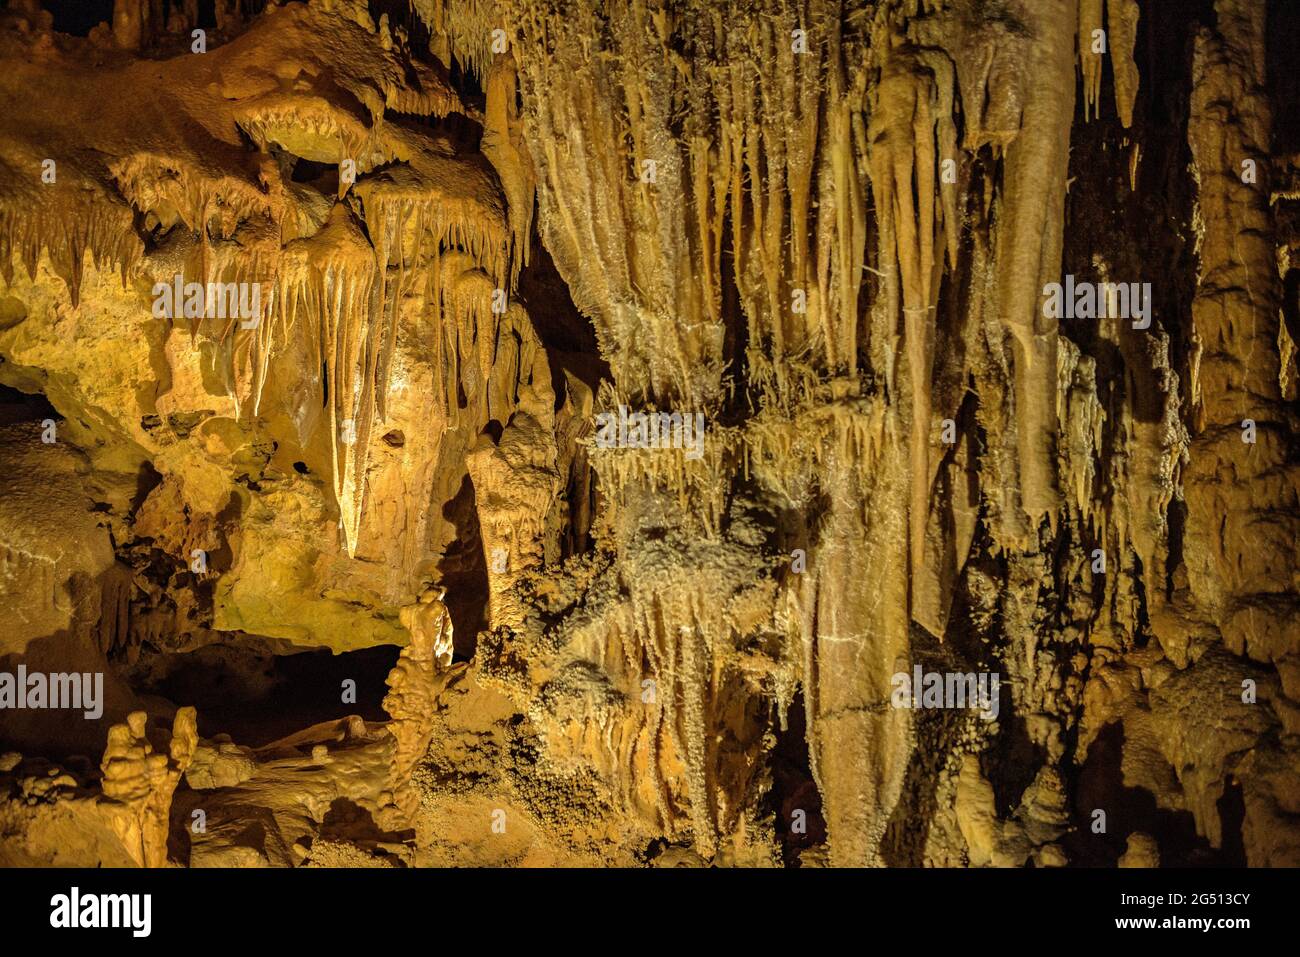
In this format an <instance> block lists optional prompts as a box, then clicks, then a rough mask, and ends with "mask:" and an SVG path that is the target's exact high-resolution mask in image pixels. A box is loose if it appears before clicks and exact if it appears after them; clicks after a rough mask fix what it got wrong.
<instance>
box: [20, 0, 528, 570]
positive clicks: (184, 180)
mask: <svg viewBox="0 0 1300 957" xmlns="http://www.w3.org/2000/svg"><path fill="white" fill-rule="evenodd" d="M121 6H122V4H119V7H121ZM139 6H140V8H141V11H142V12H141V15H142V16H145V19H146V20H148V14H149V8H150V4H148V3H144V4H139ZM219 6H221V7H222V8H223V9H225V8H226V7H231V8H232V9H233V7H235V6H238V5H237V4H233V5H232V4H226V5H219ZM227 12H228V13H229V12H230V11H227ZM233 15H234V14H233V13H231V16H233ZM237 24H238V20H232V21H231V25H237ZM321 35H329V36H330V37H331V42H330V44H329V46H328V49H322V48H320V46H319V44H318V38H319V36H321ZM376 35H377V36H378V42H376ZM403 42H404V38H403V37H402V36H400V32H399V36H398V37H397V38H396V39H395V38H394V35H393V32H392V31H390V30H389V27H388V23H387V18H386V17H385V18H383V19H382V20H381V21H380V22H379V23H378V24H376V23H375V22H374V21H373V20H371V19H370V17H369V14H368V13H367V12H366V11H365V10H364V7H357V6H355V5H348V4H342V5H339V4H328V3H325V4H317V5H312V6H302V5H292V6H288V7H285V8H283V9H273V10H272V11H271V12H270V13H268V14H267V15H266V16H263V17H261V18H258V19H257V20H256V21H255V22H254V24H253V25H252V26H251V27H250V29H248V30H247V31H246V32H243V33H241V34H240V35H239V36H237V37H236V38H235V39H233V40H232V41H231V42H230V43H228V44H226V45H223V46H220V47H219V48H217V49H214V50H213V51H212V52H211V53H210V54H208V55H205V56H202V57H200V56H193V55H189V54H182V55H181V56H180V57H178V58H175V59H173V60H171V61H169V63H168V67H169V69H171V70H172V71H173V72H174V74H175V75H174V77H173V80H174V82H173V83H172V84H171V85H170V86H169V88H168V89H167V90H166V91H165V92H164V93H163V94H162V95H157V91H155V90H154V89H153V88H152V87H151V86H150V84H148V83H147V82H143V81H142V77H143V71H144V70H145V69H147V68H148V67H147V63H146V64H142V63H139V62H132V61H129V60H124V61H123V62H122V63H120V64H119V63H110V65H109V67H108V68H107V69H108V70H109V72H110V74H111V75H112V76H116V77H117V82H118V83H119V84H120V87H121V90H122V91H123V92H122V95H123V98H124V100H125V102H124V105H123V109H122V115H125V116H127V117H128V119H127V120H126V121H123V120H122V116H121V115H119V114H118V113H117V112H114V113H112V114H109V115H102V114H101V115H99V116H96V112H95V111H94V109H93V108H91V106H90V99H91V98H92V97H93V95H94V94H93V92H90V91H92V90H93V89H95V88H98V87H96V86H95V85H92V84H89V83H87V82H86V78H85V76H84V73H83V70H82V68H81V67H80V65H79V64H77V63H75V62H68V61H65V60H60V59H58V58H55V59H54V61H53V62H52V63H47V64H41V65H40V66H39V67H37V66H32V67H31V70H32V71H33V74H32V75H33V77H34V76H35V71H36V70H38V69H39V70H42V71H45V72H43V73H42V74H41V77H42V78H41V80H40V82H41V83H47V84H51V85H52V86H53V87H54V90H53V94H52V96H51V97H50V100H49V103H50V104H53V103H66V102H67V101H69V100H72V101H74V102H84V105H85V106H86V113H85V115H86V116H87V126H86V128H84V129H83V130H82V133H83V134H84V135H82V136H80V137H79V138H78V137H72V136H70V134H69V135H63V136H62V142H52V141H51V138H50V136H49V135H48V131H49V129H50V127H49V126H48V124H49V123H51V122H53V117H52V116H49V115H46V111H48V110H51V109H55V107H53V106H51V105H43V104H42V103H41V102H32V103H30V104H29V105H28V112H27V113H26V114H24V115H22V116H18V117H15V118H14V119H15V122H16V124H17V136H18V138H17V141H16V142H15V143H14V144H13V146H14V147H15V149H13V150H11V151H10V152H9V153H8V154H7V155H8V156H9V157H10V158H11V159H16V158H17V157H19V156H20V155H23V156H24V158H26V159H27V160H28V161H29V164H30V168H29V169H26V170H16V169H15V170H12V171H11V172H12V173H13V175H12V176H10V177H8V178H7V184H6V187H5V195H4V197H3V201H2V202H0V263H3V269H4V273H5V276H6V278H7V279H9V280H10V281H11V280H12V269H13V262H14V257H15V254H16V255H17V258H18V259H19V260H20V261H21V262H22V263H23V264H24V265H25V266H26V269H27V271H28V274H29V276H33V275H35V273H36V270H37V265H38V262H39V260H40V258H41V255H42V253H48V255H49V258H50V262H51V265H52V267H53V268H54V270H55V271H56V272H57V273H58V275H60V276H62V277H63V278H64V279H65V281H66V283H67V285H68V288H69V291H70V295H71V299H72V303H73V305H74V306H76V305H77V304H78V301H79V291H80V285H81V281H82V274H83V271H84V262H85V259H86V257H87V256H90V257H92V258H93V261H94V263H95V265H96V266H97V267H98V268H99V269H101V270H103V269H107V268H120V270H121V274H122V279H123V284H124V285H127V284H128V283H129V282H131V281H134V280H135V279H136V278H137V277H143V278H148V279H150V280H156V281H159V282H162V283H164V284H170V283H171V281H172V275H171V270H172V269H176V270H177V271H181V272H183V273H184V275H185V277H186V282H197V283H200V284H202V285H203V286H204V287H205V288H207V287H208V284H213V283H236V284H258V285H259V286H260V287H261V290H262V291H263V295H262V296H261V297H260V302H261V307H260V313H259V315H258V316H255V317H251V318H250V317H243V316H241V317H237V318H236V317H230V316H225V315H223V316H222V317H221V320H220V321H219V322H217V323H213V322H212V321H211V319H212V316H211V315H206V316H205V315H199V316H193V315H190V314H189V313H182V311H181V306H180V303H179V302H178V303H177V304H176V305H175V307H174V308H175V315H174V317H173V316H169V317H167V318H168V319H173V318H174V320H175V321H176V322H178V323H186V322H188V323H190V324H191V326H190V328H191V331H192V336H193V337H194V339H195V340H196V341H197V339H198V338H199V337H200V335H202V336H204V337H205V338H209V339H215V340H217V341H218V342H219V343H220V345H221V348H222V349H223V350H224V351H225V353H226V355H227V357H228V361H229V364H230V373H229V376H228V382H229V389H230V392H231V397H232V398H233V399H234V401H235V403H236V406H237V407H239V408H242V409H243V410H244V414H245V415H248V416H250V417H255V416H257V415H258V414H259V412H261V411H262V408H261V406H262V401H261V400H262V397H263V392H264V390H265V389H266V388H267V381H268V369H269V368H270V365H271V363H272V362H273V360H274V359H275V358H276V357H277V356H278V355H280V354H281V353H282V352H283V351H284V350H285V348H286V347H287V346H288V345H289V344H290V343H291V342H292V341H294V340H295V339H296V340H298V341H306V342H308V343H309V344H310V347H311V348H310V355H311V361H312V366H311V368H312V369H323V370H324V382H323V394H324V396H325V402H326V405H327V409H328V413H329V416H328V421H329V426H330V440H331V447H332V450H333V479H334V494H335V499H336V501H337V503H338V506H339V509H340V512H341V528H342V532H343V535H344V537H345V542H346V547H347V549H348V551H349V553H353V552H355V550H356V548H357V544H358V538H359V535H360V533H361V527H362V519H363V511H364V506H365V499H366V485H367V471H368V467H369V461H368V457H369V450H370V446H371V437H372V432H374V431H375V429H376V426H377V424H378V423H382V422H383V421H384V419H385V417H386V408H385V403H386V399H387V396H388V395H389V393H390V391H391V390H392V388H393V382H392V367H393V353H394V344H395V341H396V337H397V329H398V326H399V324H400V323H401V322H402V321H403V310H411V311H413V312H419V311H427V312H429V313H430V314H432V317H433V322H434V324H435V325H436V326H437V328H438V329H439V335H438V337H437V339H436V347H437V356H436V360H437V361H436V364H437V365H438V368H439V370H440V372H441V377H442V381H441V383H440V384H439V386H438V390H437V391H438V393H439V394H440V395H441V396H442V397H443V406H444V414H445V418H446V419H447V420H448V421H449V423H450V426H449V427H453V428H455V427H459V426H460V425H461V424H462V423H461V422H460V419H461V418H462V417H463V415H462V410H463V409H464V408H465V407H466V405H467V401H466V399H465V396H480V395H483V396H484V397H485V398H484V401H483V402H482V403H478V402H475V403H473V407H474V410H475V412H474V413H473V414H477V410H478V409H479V408H480V407H482V408H488V407H492V414H493V415H494V416H496V417H498V418H505V417H507V411H506V410H504V409H503V408H501V407H503V406H506V405H508V404H509V403H510V402H511V401H512V399H511V397H512V396H513V394H514V390H515V386H516V382H515V381H513V380H512V381H510V382H505V381H504V379H505V378H506V377H507V373H506V371H505V368H506V365H509V364H510V363H511V362H512V363H513V365H512V366H511V369H510V373H511V374H515V373H519V372H520V363H519V361H518V357H517V355H512V354H511V351H510V350H509V349H506V348H505V346H506V345H507V344H509V343H513V342H523V343H525V344H526V350H525V351H527V349H534V350H535V349H537V348H540V347H539V346H538V345H537V343H536V337H535V336H534V335H533V334H532V330H531V326H530V324H529V323H528V320H527V316H526V314H525V313H524V312H523V311H522V309H521V307H520V306H519V305H518V304H516V303H514V302H513V301H512V295H513V292H514V287H515V284H516V282H517V279H518V275H519V270H520V268H521V267H522V264H523V262H524V260H525V259H526V246H527V240H526V235H527V232H528V230H529V226H528V224H527V222H523V223H514V222H512V220H511V219H509V218H507V213H506V201H505V196H504V195H503V194H502V192H501V187H500V185H499V184H500V182H501V181H500V180H499V179H498V178H497V176H496V174H495V173H494V171H493V169H492V167H491V166H490V165H489V164H488V163H487V162H485V161H483V159H482V158H481V157H468V158H466V157H459V156H457V155H456V151H455V147H454V146H453V145H451V144H449V143H447V142H445V141H444V140H442V139H440V138H438V137H437V136H436V135H434V134H430V133H427V132H424V131H422V130H420V129H419V128H418V127H416V126H414V125H412V124H411V123H409V122H405V120H406V118H426V119H428V120H437V119H439V118H442V117H445V116H447V115H449V114H451V113H453V112H459V113H469V112H472V111H471V110H470V108H469V107H467V106H465V105H464V104H463V103H462V102H461V99H460V97H459V96H458V95H457V93H456V92H455V91H454V90H453V89H452V88H451V87H450V86H449V85H448V83H447V80H446V79H445V77H444V76H441V75H439V74H438V73H437V72H436V71H435V70H434V69H431V68H430V67H429V66H428V65H427V64H425V63H421V62H415V61H412V60H411V59H409V57H408V55H407V52H406V50H405V49H404V47H403ZM277 63H278V64H280V66H279V67H277V66H276V64H277ZM289 63H296V64H300V65H306V66H309V67H310V69H309V70H304V72H303V75H308V74H309V75H311V76H314V77H317V78H318V79H317V80H316V86H315V87H314V88H313V89H312V90H310V91H304V90H302V89H297V90H294V91H292V92H286V91H285V90H283V89H282V84H281V82H280V81H279V80H278V79H277V78H276V73H275V71H276V70H277V69H279V70H281V71H283V70H284V69H286V68H287V66H286V65H287V64H289ZM32 82H35V80H34V79H33V80H32ZM103 82H106V81H105V79H104V77H103V76H99V77H97V83H99V84H102V83H103ZM336 89H342V90H344V91H346V93H347V94H349V95H350V96H351V97H352V98H353V99H354V100H355V102H356V103H357V104H359V105H360V107H361V110H360V111H353V110H351V109H349V108H347V107H346V106H340V105H339V104H338V102H337V100H338V97H337V96H335V95H333V92H332V91H333V90H336ZM213 90H220V95H219V96H217V97H214V95H213V92H212V91H213ZM59 109H61V107H59ZM168 124H172V125H175V126H177V127H179V128H180V130H181V132H182V133H183V135H178V136H176V137H175V138H174V140H175V142H172V140H171V139H169V140H168V141H167V142H166V143H163V144H159V145H157V146H154V147H151V146H147V145H146V144H148V143H149V142H150V140H149V138H148V137H147V136H142V135H140V131H141V130H144V129H146V128H163V127H166V126H167V125H168ZM78 139H79V141H80V142H74V140H78ZM245 140H251V141H252V142H253V143H254V144H255V145H256V147H257V152H254V153H250V152H249V151H248V150H247V149H246V147H245V145H244V144H245ZM91 143H93V144H95V148H94V149H91V148H90V147H89V146H88V145H82V144H91ZM104 157H109V159H108V160H107V162H105V160H104ZM43 160H45V161H47V162H49V163H51V164H52V165H50V166H49V168H48V172H49V173H50V178H49V179H47V180H43V179H42V175H43V174H45V173H46V172H47V168H46V167H45V166H43V165H42V162H43ZM302 160H308V161H311V162H314V163H321V164H327V165H329V164H337V166H338V170H339V174H338V179H337V181H338V200H337V202H333V203H331V202H330V201H329V199H328V197H323V196H321V195H320V194H319V193H317V192H314V191H313V190H312V189H309V188H306V187H304V186H302V185H300V184H298V183H297V182H295V181H294V180H293V179H292V174H293V170H294V166H295V164H296V163H298V162H301V161H302ZM380 167H382V169H380ZM512 215H513V209H512ZM137 224H142V225H143V229H144V230H148V231H150V233H151V234H152V235H151V236H149V237H144V236H143V235H142V232H141V231H138V230H137V229H136V226H137ZM512 225H513V227H514V228H513V230H512ZM176 226H180V227H181V228H180V229H179V230H177V229H174V228H173V227H176ZM157 236H161V237H162V238H161V239H155V237H157ZM209 305H211V304H210V303H206V301H205V304H204V307H205V308H207V307H208V306H209ZM444 317H445V321H444ZM205 319H206V320H207V321H205ZM499 347H500V348H499ZM499 355H504V356H506V357H507V360H508V361H507V362H506V363H503V364H501V365H500V366H498V363H497V360H498V357H499ZM522 368H523V374H524V376H525V381H527V376H528V375H529V374H530V373H531V371H532V370H531V360H528V361H525V362H524V363H523V366H522ZM487 390H493V391H492V392H491V394H490V395H487ZM486 421H487V419H486V417H483V418H482V421H475V422H467V423H464V424H465V426H466V427H467V428H470V429H471V430H472V431H473V432H474V433H477V431H478V430H479V429H481V428H482V427H483V425H484V424H485V423H486Z"/></svg>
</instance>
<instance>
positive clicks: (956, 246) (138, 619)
mask: <svg viewBox="0 0 1300 957" xmlns="http://www.w3.org/2000/svg"><path fill="white" fill-rule="evenodd" d="M260 6H261V5H260V4H245V3H234V2H231V3H226V2H219V3H217V4H216V5H215V8H214V10H213V12H212V15H211V16H212V22H200V14H199V13H198V11H197V10H196V9H191V8H190V6H189V5H183V4H182V5H176V4H166V3H159V2H152V0H151V2H144V0H118V2H117V3H116V4H115V5H114V9H113V13H112V17H111V21H106V22H105V23H103V24H101V25H99V26H96V27H94V28H93V29H90V30H89V31H88V34H87V35H84V36H73V35H69V34H68V33H67V32H66V30H67V29H69V25H68V24H65V23H60V22H57V21H56V19H55V18H54V16H53V15H52V14H50V13H47V12H44V11H42V10H41V9H40V7H39V5H38V4H36V3H34V2H31V0H22V2H14V3H11V4H10V5H9V8H8V9H7V10H6V11H4V12H3V13H0V276H2V278H3V284H2V285H0V385H3V387H4V390H5V391H4V393H3V395H0V400H2V401H0V462H3V464H4V466H5V468H4V475H3V478H2V479H0V483H3V487H4V491H3V495H0V626H3V627H0V673H4V674H13V675H17V673H18V669H19V667H20V666H21V667H22V668H23V669H25V672H24V674H26V673H33V674H35V673H39V674H42V675H54V674H56V673H66V675H67V680H66V682H64V683H63V684H60V685H59V687H60V689H62V690H67V689H71V688H74V687H75V688H76V689H78V691H79V692H80V691H81V690H82V689H83V685H82V684H81V683H80V681H81V676H86V678H87V680H89V679H90V678H92V677H93V676H94V675H96V674H98V675H100V676H101V679H102V690H101V691H100V692H97V694H98V695H99V697H100V698H101V699H102V700H101V701H100V702H99V703H98V704H93V703H92V702H89V701H80V700H79V707H78V708H71V707H67V706H66V705H67V702H66V701H63V702H62V705H63V706H59V705H56V704H55V703H54V699H53V698H52V697H50V696H49V695H48V694H47V695H46V697H45V698H43V699H42V700H43V703H40V704H33V703H32V702H33V701H34V699H32V698H31V696H30V695H28V694H27V691H26V689H25V688H24V689H22V696H21V703H20V701H19V697H17V696H14V697H12V698H11V699H10V702H9V703H6V699H4V698H3V697H0V705H3V706H4V707H5V708H13V711H12V712H5V713H3V715H0V716H2V717H3V719H4V720H3V722H0V746H3V748H4V751H5V754H4V755H3V757H2V758H0V862H4V863H7V864H62V865H69V864H73V865H78V864H79V865H106V866H126V865H135V866H150V867H158V866H166V865H169V864H171V865H182V866H228V865H235V866H380V867H393V866H426V865H445V864H453V865H568V864H616V865H638V864H653V865H656V866H699V865H707V864H715V865H734V866H780V865H787V866H789V865H797V866H824V865H832V866H863V865H869V866H880V865H911V866H920V865H934V866H976V867H981V866H1004V867H1009V866H1024V865H1027V864H1032V865H1033V866H1036V867H1057V866H1080V865H1082V866H1094V865H1104V866H1123V867H1146V866H1155V865H1157V864H1165V865H1175V866H1177V865H1185V864H1190V863H1211V864H1251V865H1295V864H1300V738H1298V737H1297V736H1298V735H1300V625H1297V620H1298V619H1297V616H1296V611H1297V609H1298V608H1300V578H1298V577H1297V568H1298V567H1300V565H1298V564H1297V561H1296V555H1297V549H1298V548H1300V527H1298V526H1297V521H1300V520H1298V519H1297V515H1300V469H1298V466H1297V449H1300V444H1298V443H1297V441H1296V437H1297V428H1298V426H1300V419H1298V418H1297V412H1298V411H1300V407H1297V389H1296V383H1297V382H1300V372H1298V371H1297V368H1296V337H1297V336H1300V319H1297V316H1300V300H1298V299H1297V290H1298V289H1300V278H1298V276H1300V274H1298V273H1297V272H1296V267H1295V266H1293V258H1294V256H1295V250H1297V249H1300V206H1297V203H1300V189H1298V188H1297V187H1296V185H1295V184H1296V183H1297V182H1300V160H1298V159H1297V158H1298V157H1300V121H1297V119H1296V118H1295V117H1296V111H1295V107H1296V99H1295V98H1296V96H1300V87H1298V86H1297V85H1296V84H1295V83H1293V82H1292V81H1291V80H1289V79H1288V78H1287V77H1288V76H1289V74H1288V73H1287V70H1288V69H1289V62H1288V60H1287V57H1288V56H1289V55H1291V54H1292V53H1293V51H1291V50H1289V49H1288V48H1287V42H1288V38H1295V37H1300V15H1297V12H1296V11H1294V10H1290V9H1287V8H1285V5H1269V4H1260V3H1253V2H1249V0H1213V2H1212V3H1206V4H1200V5H1186V6H1183V5H1177V4H1170V3H1166V2H1162V0H1005V2H999V3H987V2H983V0H926V2H923V3H916V2H912V0H881V2H857V0H845V2H832V0H776V2H761V3H760V2H757V0H755V2H750V0H738V2H733V3H726V4H719V3H712V2H706V0H663V2H653V3H646V4H641V3H636V4H627V3H622V2H610V3H604V2H595V0H412V2H411V3H410V5H409V10H408V16H406V17H402V16H398V15H395V14H392V12H391V11H390V10H389V9H388V8H390V7H393V5H392V4H388V5H377V4H376V5H372V4H369V3H367V2H364V0H309V2H283V3H279V2H271V3H267V4H266V5H265V9H262V10H256V11H255V10H254V9H253V7H260ZM379 6H384V7H385V12H381V11H380V10H379V9H378V8H379ZM398 6H401V5H400V4H399V5H398ZM1193 6H1195V9H1193V8H1192V7H1193ZM205 16H206V15H205ZM195 30H200V31H202V32H201V40H198V39H195V36H196V34H195V33H194V31H195ZM83 32H85V31H83ZM1099 38H1100V39H1099ZM36 89H39V90H40V91H41V93H40V95H39V96H35V95H32V91H33V90H36ZM73 116H75V117H78V118H79V119H78V121H77V122H76V123H72V122H70V121H69V119H68V118H69V117H73ZM399 649H400V650H399ZM55 684H56V682H54V681H53V679H51V683H50V684H49V688H50V689H53V688H54V687H55ZM92 687H93V683H92V684H88V685H85V688H87V689H89V688H92ZM62 690H61V693H62ZM16 693H17V692H16V691H15V692H14V694H15V695H16ZM51 693H52V692H51ZM2 694H3V688H2V687H0V695H2ZM92 705H93V707H92ZM94 710H98V711H99V712H100V713H99V714H98V715H97V716H96V717H94V718H91V717H87V716H83V712H87V713H88V712H90V711H94ZM168 729H170V733H168ZM88 755H89V756H98V755H102V761H100V760H98V759H96V758H92V757H88Z"/></svg>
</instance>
